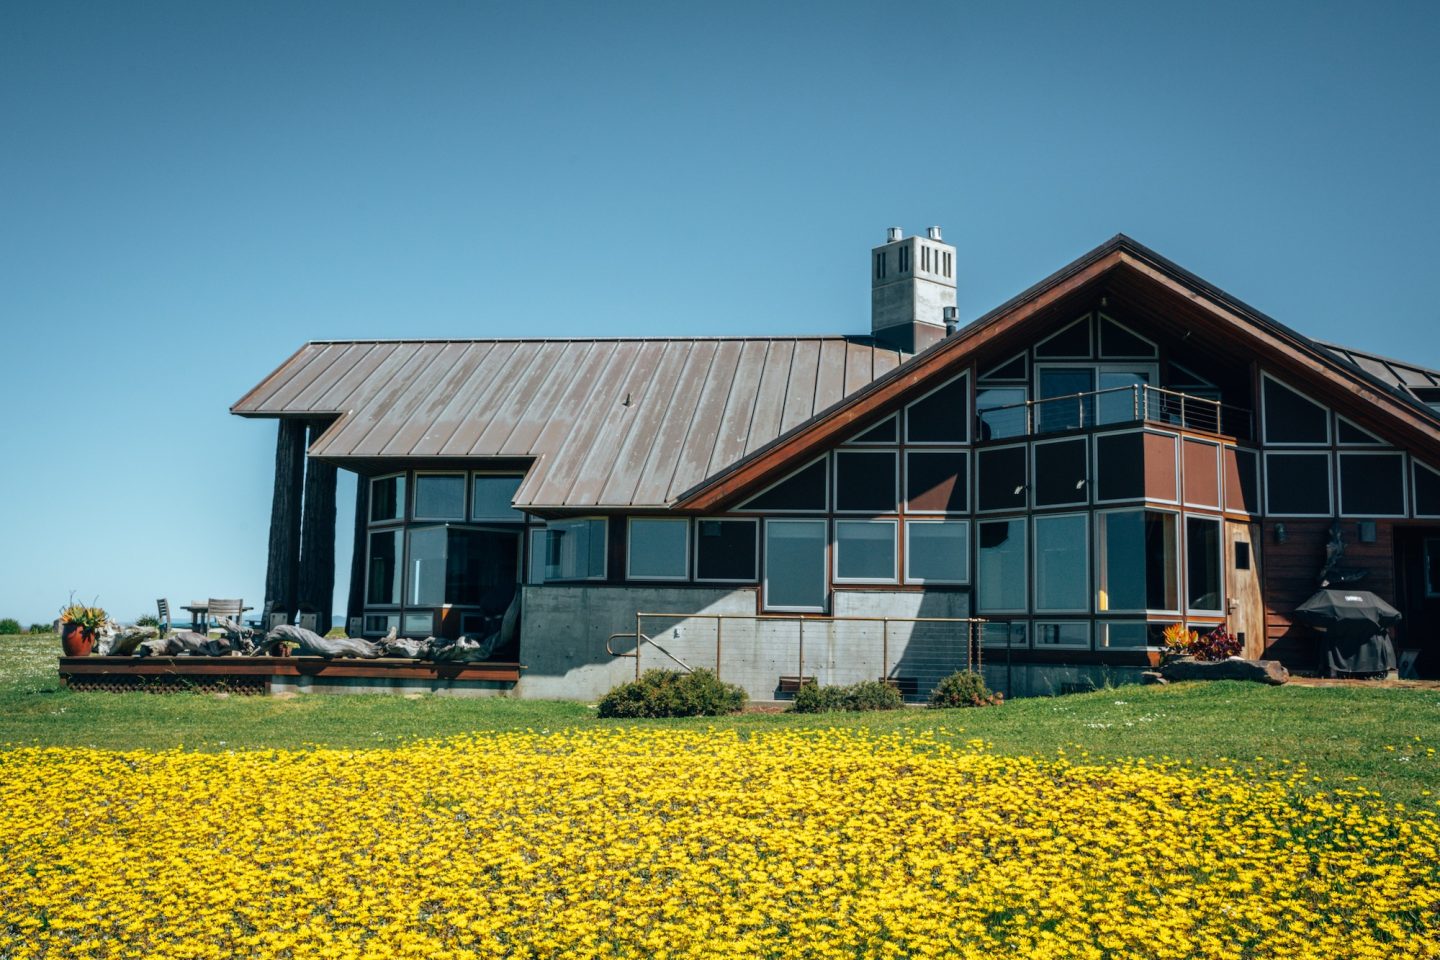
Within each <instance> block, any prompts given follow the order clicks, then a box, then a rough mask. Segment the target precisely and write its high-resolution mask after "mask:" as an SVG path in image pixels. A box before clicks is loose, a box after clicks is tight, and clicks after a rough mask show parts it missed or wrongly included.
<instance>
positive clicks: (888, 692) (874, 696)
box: [790, 680, 905, 713]
mask: <svg viewBox="0 0 1440 960" xmlns="http://www.w3.org/2000/svg"><path fill="white" fill-rule="evenodd" d="M903 706H905V701H904V700H903V699H902V698H901V696H900V691H899V690H896V689H895V688H894V687H892V686H891V685H890V684H888V683H884V682H882V681H880V680H864V681H862V682H860V683H854V684H851V685H850V686H848V687H822V686H818V685H817V684H813V683H807V684H804V685H803V686H801V687H800V689H799V690H797V691H795V700H794V702H792V703H791V704H790V710H791V711H792V712H793V713H828V712H830V711H832V710H898V709H900V708H901V707H903Z"/></svg>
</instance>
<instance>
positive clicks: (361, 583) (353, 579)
mask: <svg viewBox="0 0 1440 960" xmlns="http://www.w3.org/2000/svg"><path fill="white" fill-rule="evenodd" d="M369 521H370V478H369V477H365V476H358V475H357V476H356V477H355V549H354V552H353V553H352V554H351V557H350V598H349V602H348V603H347V604H346V608H345V622H346V627H347V629H348V627H349V622H350V621H351V620H354V619H355V618H356V617H361V616H364V613H365V563H366V554H367V553H368V552H369V549H370V543H369V537H367V536H366V533H367V529H366V528H367V526H368V524H369Z"/></svg>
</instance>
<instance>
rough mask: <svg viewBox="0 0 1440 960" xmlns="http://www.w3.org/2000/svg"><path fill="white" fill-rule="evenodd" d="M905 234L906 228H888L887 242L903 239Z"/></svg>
mask: <svg viewBox="0 0 1440 960" xmlns="http://www.w3.org/2000/svg"><path fill="white" fill-rule="evenodd" d="M904 236H905V231H904V230H901V229H900V228H899V227H890V228H889V229H888V230H886V231H885V242H886V243H894V242H895V241H896V240H901V239H903V238H904Z"/></svg>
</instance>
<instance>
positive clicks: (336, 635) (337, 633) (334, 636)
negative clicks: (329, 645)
mask: <svg viewBox="0 0 1440 960" xmlns="http://www.w3.org/2000/svg"><path fill="white" fill-rule="evenodd" d="M349 636H350V634H348V633H346V632H345V628H344V627H331V628H330V629H329V630H327V631H325V639H326V640H345V639H347V638H349Z"/></svg>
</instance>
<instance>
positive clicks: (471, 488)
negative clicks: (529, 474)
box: [465, 470, 526, 523]
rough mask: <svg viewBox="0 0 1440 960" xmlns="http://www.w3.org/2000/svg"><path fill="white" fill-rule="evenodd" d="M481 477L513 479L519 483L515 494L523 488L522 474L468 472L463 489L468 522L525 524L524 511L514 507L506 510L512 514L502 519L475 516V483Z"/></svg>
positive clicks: (504, 471)
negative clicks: (467, 478) (468, 476)
mask: <svg viewBox="0 0 1440 960" xmlns="http://www.w3.org/2000/svg"><path fill="white" fill-rule="evenodd" d="M482 477H490V478H501V477H503V478H506V479H511V478H513V479H516V480H519V481H520V483H518V484H516V486H515V492H516V493H519V492H520V487H521V486H523V485H524V483H525V474H523V473H515V472H514V471H509V470H471V471H470V479H469V481H468V483H467V486H466V489H465V496H466V499H467V501H468V502H467V504H466V506H467V507H468V509H467V510H466V516H468V517H469V518H470V522H471V523H525V522H526V517H525V511H524V510H521V509H520V508H519V507H514V506H512V507H509V508H508V509H509V510H510V512H511V514H512V515H510V516H504V517H477V516H476V515H475V481H476V480H479V479H481V478H482ZM512 502H513V498H512Z"/></svg>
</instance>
